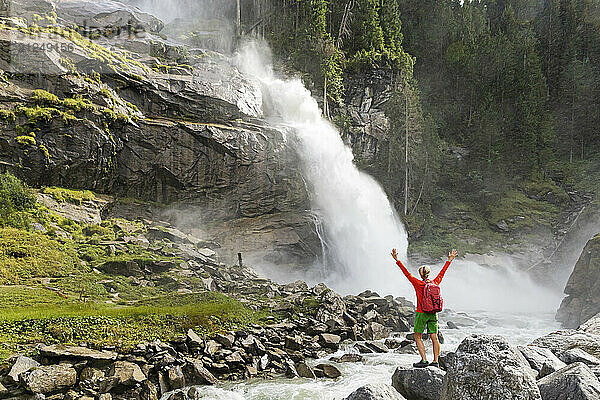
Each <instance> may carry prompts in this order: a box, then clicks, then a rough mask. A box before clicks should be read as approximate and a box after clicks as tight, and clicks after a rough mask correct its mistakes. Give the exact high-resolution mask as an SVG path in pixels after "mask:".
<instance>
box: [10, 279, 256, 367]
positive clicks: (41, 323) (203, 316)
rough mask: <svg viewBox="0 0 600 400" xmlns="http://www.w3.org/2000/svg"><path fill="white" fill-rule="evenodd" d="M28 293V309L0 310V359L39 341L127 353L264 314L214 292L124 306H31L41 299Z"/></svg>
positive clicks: (240, 324) (49, 303) (240, 323)
mask: <svg viewBox="0 0 600 400" xmlns="http://www.w3.org/2000/svg"><path fill="white" fill-rule="evenodd" d="M4 290H5V288H0V298H3V297H5V295H6V296H10V295H13V294H14V292H15V289H14V288H13V289H11V291H12V292H8V293H5V292H4ZM19 290H21V291H25V290H28V289H19ZM19 290H16V291H17V294H18V291H19ZM28 295H29V294H27V295H25V298H26V299H25V303H24V304H31V305H27V306H16V307H15V306H13V307H6V308H0V359H4V358H6V357H7V356H8V355H9V354H11V353H12V352H14V351H17V350H23V349H27V345H31V344H35V343H40V342H43V343H47V344H51V343H66V344H78V343H80V342H82V341H84V342H87V343H89V344H90V345H91V346H92V347H96V348H100V347H103V346H115V347H116V348H117V349H119V350H129V349H132V348H134V347H135V345H136V344H138V343H141V342H144V341H151V340H154V339H160V340H163V341H166V340H169V339H172V338H174V337H175V336H177V335H181V334H184V333H185V332H186V331H187V330H188V329H190V328H192V329H194V330H195V331H196V332H197V333H199V334H210V333H214V332H218V331H223V330H227V329H233V328H239V327H244V326H246V325H248V324H250V323H261V322H262V321H263V320H264V317H265V316H266V315H267V314H266V312H255V311H253V310H251V309H250V308H248V307H246V306H245V305H243V304H242V303H240V302H239V301H237V300H235V299H232V298H230V297H228V296H225V295H223V294H219V293H215V292H204V293H198V294H191V295H169V296H161V297H156V298H153V299H148V300H143V301H139V302H137V303H135V304H133V305H131V306H127V307H114V306H106V305H98V304H92V303H87V304H81V303H73V302H69V301H64V302H63V303H60V302H58V303H54V302H53V300H50V301H47V302H46V303H42V305H41V306H35V305H33V304H32V301H31V300H34V299H35V301H40V300H42V301H43V300H44V299H43V295H40V294H36V295H34V296H33V297H31V298H29V299H28V298H27V296H28ZM13 304H14V303H13Z"/></svg>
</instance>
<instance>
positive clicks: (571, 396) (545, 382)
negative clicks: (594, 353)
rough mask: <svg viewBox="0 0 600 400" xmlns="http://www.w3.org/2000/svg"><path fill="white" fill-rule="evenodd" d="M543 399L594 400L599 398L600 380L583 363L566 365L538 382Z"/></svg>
mask: <svg viewBox="0 0 600 400" xmlns="http://www.w3.org/2000/svg"><path fill="white" fill-rule="evenodd" d="M537 384H538V387H539V390H540V393H541V395H542V399H543V400H575V399H576V400H592V399H594V400H596V399H599V398H600V382H599V381H598V378H596V376H595V375H594V373H593V372H592V371H591V370H590V368H589V367H588V366H587V365H585V364H583V363H575V364H571V365H568V366H566V367H564V368H562V369H560V370H558V371H556V372H554V373H552V374H550V375H548V376H545V377H543V378H542V379H540V380H539V381H538V382H537Z"/></svg>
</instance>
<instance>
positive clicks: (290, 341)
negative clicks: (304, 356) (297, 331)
mask: <svg viewBox="0 0 600 400" xmlns="http://www.w3.org/2000/svg"><path fill="white" fill-rule="evenodd" d="M285 348H286V349H290V350H301V349H302V338H301V337H300V336H298V335H295V336H286V337H285Z"/></svg>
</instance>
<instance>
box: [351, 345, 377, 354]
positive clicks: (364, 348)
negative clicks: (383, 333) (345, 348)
mask: <svg viewBox="0 0 600 400" xmlns="http://www.w3.org/2000/svg"><path fill="white" fill-rule="evenodd" d="M354 348H355V349H356V350H358V352H359V353H360V354H369V353H373V350H371V348H369V347H368V346H367V345H365V344H363V343H356V344H355V345H354Z"/></svg>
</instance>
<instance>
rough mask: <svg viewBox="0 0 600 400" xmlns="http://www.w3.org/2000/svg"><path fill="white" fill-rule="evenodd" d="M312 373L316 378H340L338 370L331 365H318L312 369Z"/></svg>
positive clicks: (340, 374)
mask: <svg viewBox="0 0 600 400" xmlns="http://www.w3.org/2000/svg"><path fill="white" fill-rule="evenodd" d="M313 371H314V373H315V375H316V376H317V378H322V377H327V378H332V379H335V378H339V377H340V376H342V373H341V372H340V370H339V369H337V368H336V367H334V366H333V365H331V364H319V365H317V366H316V367H315V368H314V369H313Z"/></svg>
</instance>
